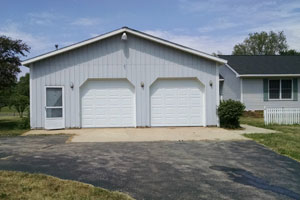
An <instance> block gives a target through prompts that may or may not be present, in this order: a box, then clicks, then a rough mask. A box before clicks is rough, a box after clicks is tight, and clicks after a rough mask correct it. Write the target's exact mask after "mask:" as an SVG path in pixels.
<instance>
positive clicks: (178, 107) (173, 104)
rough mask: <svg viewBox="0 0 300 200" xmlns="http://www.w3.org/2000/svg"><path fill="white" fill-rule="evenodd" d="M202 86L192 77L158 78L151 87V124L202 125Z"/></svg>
mask: <svg viewBox="0 0 300 200" xmlns="http://www.w3.org/2000/svg"><path fill="white" fill-rule="evenodd" d="M203 119H204V86H202V84H201V83H200V82H199V81H197V80H194V79H180V80H175V79H174V80H158V81H156V82H155V83H154V84H153V86H152V87H151V126H203V125H204V123H203Z"/></svg>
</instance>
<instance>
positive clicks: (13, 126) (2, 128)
mask: <svg viewBox="0 0 300 200" xmlns="http://www.w3.org/2000/svg"><path fill="white" fill-rule="evenodd" d="M20 123H21V118H20V117H18V116H16V117H13V116H10V117H7V116H0V137H1V136H18V135H21V134H22V133H24V132H26V131H28V129H20V128H19V126H18V125H19V124H20Z"/></svg>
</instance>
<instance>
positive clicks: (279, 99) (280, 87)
mask: <svg viewBox="0 0 300 200" xmlns="http://www.w3.org/2000/svg"><path fill="white" fill-rule="evenodd" d="M271 80H279V98H278V99H274V98H270V81H271ZM282 80H290V81H291V98H282V86H281V85H282V83H281V82H282ZM293 89H294V88H293V79H291V78H273V79H268V100H270V101H291V100H293V98H294V97H293V95H294V92H293V91H294V90H293Z"/></svg>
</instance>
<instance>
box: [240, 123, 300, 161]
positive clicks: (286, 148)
mask: <svg viewBox="0 0 300 200" xmlns="http://www.w3.org/2000/svg"><path fill="white" fill-rule="evenodd" d="M241 124H249V125H252V126H257V127H261V128H268V129H272V130H276V131H279V132H278V133H272V134H246V135H245V136H246V137H248V138H251V139H253V140H255V141H257V142H258V143H261V144H263V145H265V146H267V147H269V148H271V149H272V150H274V151H276V152H278V153H280V154H282V155H286V156H288V157H291V158H293V159H295V160H298V161H300V125H275V124H273V125H267V126H266V125H264V121H263V118H254V117H242V118H241Z"/></svg>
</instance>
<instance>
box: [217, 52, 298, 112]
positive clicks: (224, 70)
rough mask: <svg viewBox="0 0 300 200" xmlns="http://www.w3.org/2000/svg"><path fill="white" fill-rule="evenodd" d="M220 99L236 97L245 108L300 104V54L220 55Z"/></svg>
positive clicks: (255, 108) (254, 108) (296, 105)
mask: <svg viewBox="0 0 300 200" xmlns="http://www.w3.org/2000/svg"><path fill="white" fill-rule="evenodd" d="M219 57H220V58H223V59H226V60H227V61H228V63H227V64H225V65H223V66H222V67H221V68H220V75H221V76H222V77H224V80H223V81H220V96H221V99H224V100H227V99H233V100H239V101H241V102H242V103H244V104H245V106H246V109H247V110H263V109H264V108H270V107H276V108H281V107H295V108H299V107H300V101H299V95H300V94H299V89H298V88H299V87H300V86H299V84H300V83H299V82H300V81H299V77H300V56H279V55H274V56H266V55H264V56H238V55H237V56H235V55H220V56H219Z"/></svg>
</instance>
